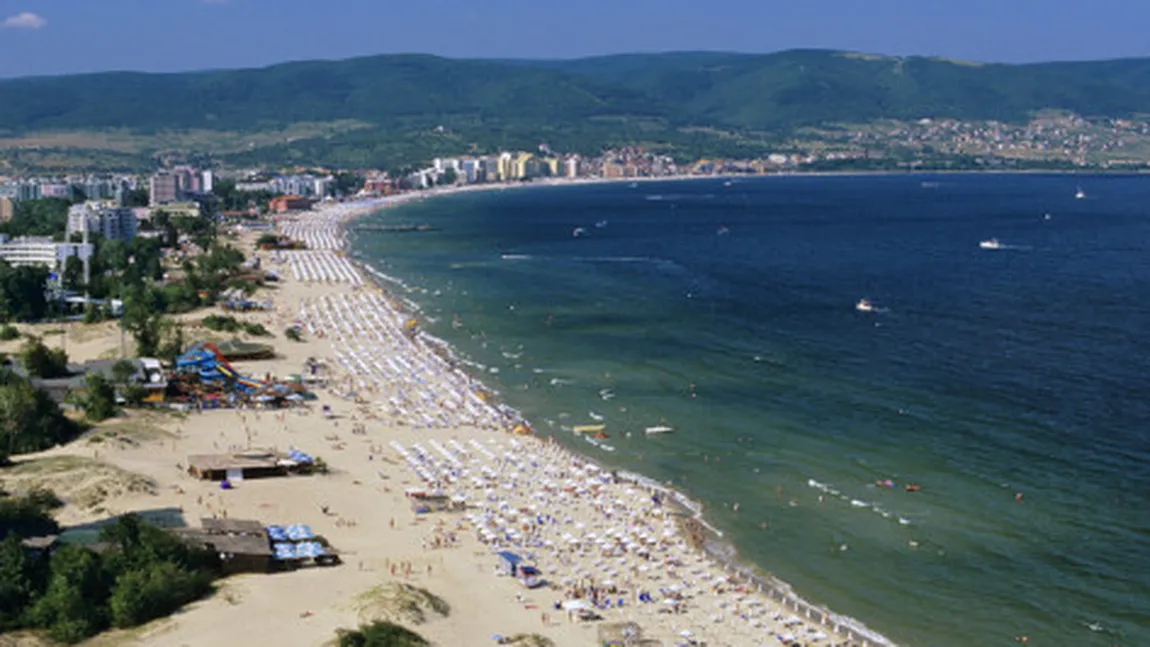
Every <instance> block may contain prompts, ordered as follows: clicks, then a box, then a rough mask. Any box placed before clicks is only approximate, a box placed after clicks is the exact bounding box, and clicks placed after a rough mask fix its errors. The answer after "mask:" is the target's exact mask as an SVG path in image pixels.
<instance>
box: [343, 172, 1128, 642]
mask: <svg viewBox="0 0 1150 647" xmlns="http://www.w3.org/2000/svg"><path fill="white" fill-rule="evenodd" d="M1079 189H1081V190H1082V192H1083V193H1085V196H1084V197H1081V198H1077V197H1076V195H1075V194H1076V192H1077V191H1078V190H1079ZM357 224H391V225H394V224H417V225H423V224H426V225H430V226H431V228H432V229H431V230H429V231H419V232H407V233H398V232H386V231H378V230H369V229H367V228H365V229H363V230H357V229H356V226H357ZM357 224H353V225H352V227H351V237H352V255H353V257H354V258H356V259H358V260H359V261H361V262H364V263H366V264H368V265H369V266H370V267H372V268H374V270H376V271H377V272H379V273H380V274H381V275H386V276H387V277H389V278H390V280H389V281H387V282H385V285H387V286H388V287H389V289H391V290H392V291H394V292H395V293H396V294H397V296H400V297H402V298H404V299H406V300H407V302H408V303H409V305H410V307H412V308H413V309H418V311H419V314H420V316H421V318H422V321H423V326H424V329H425V330H426V331H427V332H428V333H430V334H432V335H434V336H436V337H439V338H441V339H443V340H445V341H446V342H448V343H449V344H450V345H451V347H452V348H453V349H454V353H455V354H456V355H457V357H458V358H459V360H460V361H461V362H462V363H463V365H464V366H465V367H466V369H467V370H468V371H470V372H471V373H472V374H474V375H475V376H477V377H480V378H481V379H482V380H483V381H484V382H485V383H486V384H488V385H489V386H490V387H491V388H492V389H494V390H496V391H498V393H499V397H500V398H501V399H502V401H503V402H505V403H507V404H508V405H510V406H512V407H514V408H516V409H517V410H519V411H520V412H522V414H523V415H524V416H525V417H526V418H527V419H528V420H530V421H531V422H532V424H533V426H534V428H535V430H536V431H537V433H539V434H540V435H544V436H554V437H555V438H556V439H557V440H559V441H561V442H563V443H566V444H568V445H569V446H571V447H572V448H574V449H577V450H579V451H581V452H583V453H585V454H587V455H589V456H591V457H593V458H594V459H595V460H597V461H600V462H602V463H605V464H607V465H610V466H613V467H617V468H619V469H627V470H632V471H636V472H639V473H642V474H645V475H647V476H649V477H652V478H655V479H658V480H660V481H665V482H667V483H669V484H672V485H673V486H674V487H675V488H678V489H680V490H682V491H683V492H685V493H686V494H688V495H689V496H690V497H692V498H694V499H696V500H698V501H700V502H702V503H703V504H704V505H705V511H706V512H705V515H706V519H707V520H708V521H709V522H710V523H712V524H713V525H715V526H716V527H717V528H718V529H720V530H721V531H722V533H723V538H724V540H725V541H729V542H730V543H731V545H732V546H733V547H734V549H735V550H737V554H738V558H739V559H740V560H744V561H746V562H748V563H753V564H755V565H757V566H758V567H760V568H762V569H763V570H765V571H768V572H769V573H771V574H772V575H774V576H776V577H778V578H780V579H782V580H784V581H786V582H788V583H790V584H791V585H792V586H793V588H794V589H795V591H796V592H797V593H799V594H800V595H802V596H803V597H805V598H807V599H809V600H811V601H813V602H815V603H818V604H824V605H826V606H828V607H829V608H830V609H832V610H833V611H834V612H836V613H839V614H842V615H846V616H850V617H853V618H856V619H858V620H860V621H862V622H863V623H865V624H866V625H867V626H868V627H869V628H871V629H872V630H874V631H877V632H879V633H881V634H883V635H884V636H886V637H888V638H889V639H890V640H891V641H893V642H894V643H897V644H900V645H921V646H939V647H966V646H971V645H1005V644H1016V643H1015V641H1016V640H1020V639H1021V638H1022V637H1024V636H1025V637H1026V638H1028V642H1029V644H1031V645H1087V646H1092V645H1098V646H1103V645H1106V646H1111V645H1150V338H1148V337H1147V334H1148V332H1150V177H1138V176H1134V175H1126V176H1121V175H1114V176H1107V175H1054V174H1051V175H1041V174H998V175H990V174H970V175H961V174H953V175H952V174H945V175H941V174H940V175H862V176H793V175H792V176H773V177H758V178H705V179H690V180H681V181H642V182H635V183H627V182H615V183H604V184H593V185H581V186H554V187H529V188H522V189H518V188H517V189H513V190H503V191H499V190H493V191H487V192H474V193H462V194H455V195H450V196H444V197H437V198H434V199H429V200H423V201H418V202H413V203H409V204H406V205H403V206H401V207H398V208H393V209H388V210H385V211H382V212H380V213H378V214H375V215H372V216H368V217H367V218H365V219H363V220H361V221H359V223H357ZM992 239H993V240H995V241H996V242H997V246H996V248H991V249H986V248H983V246H982V245H981V243H982V242H983V241H991V240H992ZM991 247H995V245H991ZM864 299H865V300H866V301H867V303H868V304H869V308H868V307H867V304H861V305H862V308H861V309H860V300H864ZM595 424H603V425H605V432H606V433H607V434H608V435H609V437H608V438H606V439H604V440H602V441H601V443H600V444H599V445H592V444H590V443H589V442H587V441H585V440H584V439H583V438H582V436H580V435H577V434H575V433H573V432H572V427H574V426H576V425H595ZM654 426H667V427H671V428H672V429H673V431H672V432H670V433H662V434H648V433H645V431H646V429H647V428H649V427H654ZM907 486H912V487H910V489H909V490H908V488H907ZM736 504H737V505H736Z"/></svg>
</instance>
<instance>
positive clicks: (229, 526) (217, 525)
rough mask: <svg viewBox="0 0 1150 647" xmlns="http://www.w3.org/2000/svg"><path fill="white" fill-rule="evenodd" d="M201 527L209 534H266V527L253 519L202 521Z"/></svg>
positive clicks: (209, 519)
mask: <svg viewBox="0 0 1150 647" xmlns="http://www.w3.org/2000/svg"><path fill="white" fill-rule="evenodd" d="M200 526H202V527H203V529H204V532H206V533H209V534H217V533H218V534H251V535H262V534H264V526H263V524H261V523H260V522H258V521H254V520H252V519H212V518H208V517H205V518H203V519H200Z"/></svg>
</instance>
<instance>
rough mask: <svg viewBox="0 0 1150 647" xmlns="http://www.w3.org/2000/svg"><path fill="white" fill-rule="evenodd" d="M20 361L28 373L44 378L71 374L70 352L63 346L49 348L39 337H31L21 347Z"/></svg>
mask: <svg viewBox="0 0 1150 647" xmlns="http://www.w3.org/2000/svg"><path fill="white" fill-rule="evenodd" d="M20 362H21V363H22V364H23V365H24V370H26V371H28V375H31V376H32V377H38V378H40V379H42V380H49V379H52V378H57V377H66V376H68V375H69V372H68V354H67V353H65V352H64V349H63V348H48V347H47V346H45V345H44V342H43V341H41V340H40V338H39V337H33V338H31V339H29V340H28V341H27V342H25V343H24V346H23V347H21V348H20Z"/></svg>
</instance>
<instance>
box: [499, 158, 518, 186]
mask: <svg viewBox="0 0 1150 647" xmlns="http://www.w3.org/2000/svg"><path fill="white" fill-rule="evenodd" d="M512 166H513V160H512V159H511V153H501V154H500V155H499V164H498V169H499V181H500V182H506V181H507V180H510V179H512V178H513V177H514V175H513V173H514V170H515V169H514V168H512Z"/></svg>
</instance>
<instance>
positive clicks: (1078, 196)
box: [1074, 186, 1086, 200]
mask: <svg viewBox="0 0 1150 647" xmlns="http://www.w3.org/2000/svg"><path fill="white" fill-rule="evenodd" d="M1085 197H1086V192H1085V191H1083V190H1082V187H1081V186H1080V187H1078V191H1076V192H1075V193H1074V199H1075V200H1081V199H1082V198H1085Z"/></svg>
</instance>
